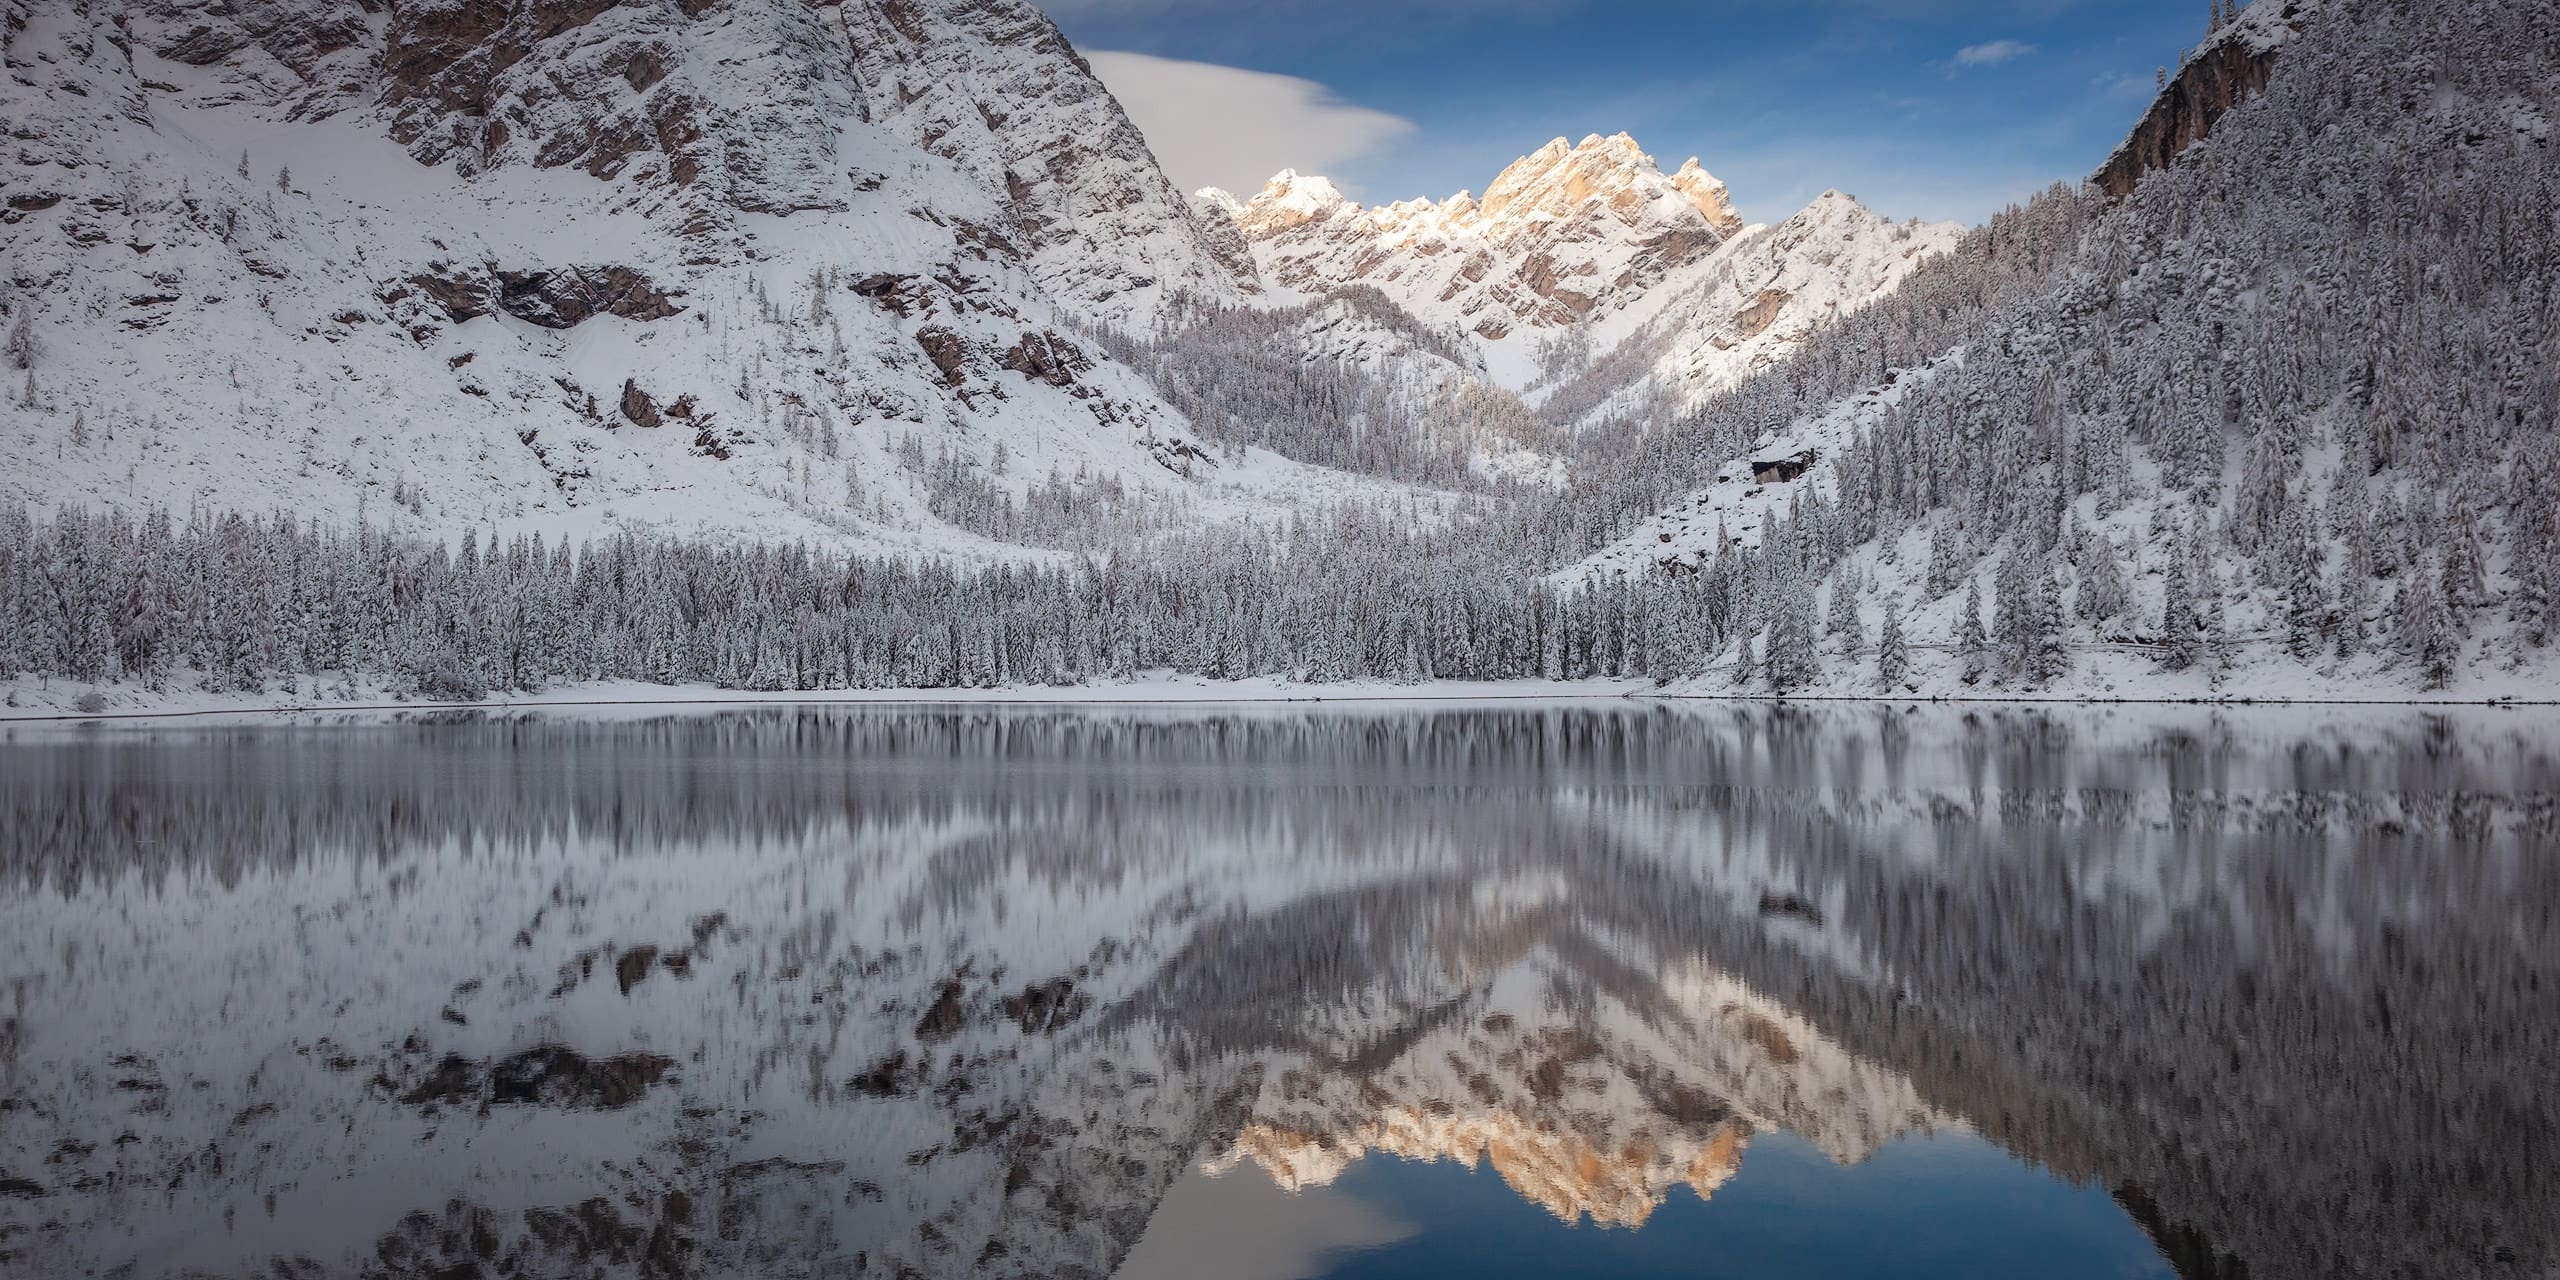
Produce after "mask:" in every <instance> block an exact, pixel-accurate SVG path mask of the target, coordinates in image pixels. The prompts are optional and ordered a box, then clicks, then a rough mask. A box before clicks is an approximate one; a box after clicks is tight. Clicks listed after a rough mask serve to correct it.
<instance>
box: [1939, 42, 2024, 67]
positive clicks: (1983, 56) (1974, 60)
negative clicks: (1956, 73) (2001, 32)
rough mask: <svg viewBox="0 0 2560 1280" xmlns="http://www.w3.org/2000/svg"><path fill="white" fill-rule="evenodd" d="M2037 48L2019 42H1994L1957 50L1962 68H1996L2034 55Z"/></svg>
mask: <svg viewBox="0 0 2560 1280" xmlns="http://www.w3.org/2000/svg"><path fill="white" fill-rule="evenodd" d="M2035 51H2036V47H2035V46H2034V45H2031V44H2027V43H2025V42H2024V41H2019V40H1994V41H1992V42H1990V43H1989V44H1969V45H1966V46H1965V47H1963V48H1961V49H1958V50H1956V65H1957V66H1960V67H1994V66H1998V65H2000V64H2001V63H2003V62H2008V61H2011V60H2013V59H2017V58H2023V57H2025V56H2027V55H2028V54H2031V53H2034V52H2035Z"/></svg>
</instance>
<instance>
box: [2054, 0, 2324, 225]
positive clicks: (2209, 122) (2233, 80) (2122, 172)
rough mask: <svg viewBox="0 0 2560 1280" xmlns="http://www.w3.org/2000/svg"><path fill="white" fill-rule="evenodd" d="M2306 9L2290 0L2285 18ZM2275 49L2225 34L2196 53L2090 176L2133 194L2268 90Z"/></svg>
mask: <svg viewBox="0 0 2560 1280" xmlns="http://www.w3.org/2000/svg"><path fill="white" fill-rule="evenodd" d="M2301 7H2302V5H2301V0H2290V2H2289V3H2288V4H2287V5H2286V9H2285V12H2284V14H2283V15H2281V20H2283V21H2285V22H2287V23H2295V22H2298V21H2299V19H2300V18H2301V16H2302V15H2301V14H2300V13H2299V12H2298V10H2299V9H2300V8H2301ZM2276 53H2277V51H2276V50H2274V49H2254V48H2251V47H2250V46H2249V44H2248V42H2246V41H2244V40H2241V39H2238V38H2226V39H2224V40H2222V41H2221V42H2220V43H2218V44H2215V45H2214V46H2213V47H2211V48H2209V49H2207V50H2205V51H2204V52H2203V53H2200V54H2198V55H2196V57H2195V58H2194V59H2192V60H2190V61H2189V62H2188V63H2187V65H2186V66H2184V67H2182V68H2180V69H2179V71H2178V74H2177V75H2176V76H2175V77H2174V78H2172V79H2171V80H2170V81H2169V84H2168V87H2167V88H2164V89H2162V90H2161V91H2160V96H2159V97H2157V98H2155V99H2153V100H2152V103H2151V110H2150V111H2149V112H2147V113H2145V114H2144V115H2143V117H2142V121H2141V123H2139V124H2137V125H2135V126H2134V127H2133V134H2132V136H2130V137H2128V138H2126V139H2125V141H2124V145H2123V146H2121V147H2118V148H2117V149H2116V153H2115V154H2114V155H2112V156H2109V157H2108V158H2107V162H2106V164H2105V165H2104V166H2102V167H2101V168H2100V169H2099V170H2098V172H2097V173H2096V175H2095V176H2093V177H2092V178H2091V179H2090V180H2091V181H2092V182H2095V183H2097V184H2098V186H2099V188H2100V189H2101V190H2104V191H2105V192H2106V193H2107V194H2108V195H2110V196H2114V197H2117V198H2119V199H2121V198H2123V197H2124V196H2127V195H2130V194H2132V192H2133V189H2134V188H2135V187H2136V186H2138V185H2140V184H2141V182H2142V177H2143V175H2144V174H2147V173H2150V172H2151V171H2153V170H2155V169H2165V168H2168V167H2169V164H2170V162H2172V161H2174V160H2176V159H2177V158H2178V156H2179V154H2180V153H2181V152H2184V151H2185V150H2186V149H2187V148H2188V147H2191V146H2194V145H2195V144H2196V143H2197V142H2200V141H2202V140H2203V139H2204V138H2205V137H2206V136H2207V135H2208V134H2210V133H2211V132H2212V131H2213V125H2214V122H2215V121H2217V120H2220V119H2221V118H2222V115H2223V113H2224V112H2226V111H2229V110H2231V109H2232V108H2233V107H2236V106H2238V105H2240V104H2241V103H2243V102H2246V101H2248V100H2249V99H2250V98H2252V97H2255V96H2257V94H2258V92H2259V91H2260V90H2262V89H2264V88H2266V87H2267V80H2268V78H2269V77H2270V76H2272V75H2273V74H2274V73H2275V65H2276Z"/></svg>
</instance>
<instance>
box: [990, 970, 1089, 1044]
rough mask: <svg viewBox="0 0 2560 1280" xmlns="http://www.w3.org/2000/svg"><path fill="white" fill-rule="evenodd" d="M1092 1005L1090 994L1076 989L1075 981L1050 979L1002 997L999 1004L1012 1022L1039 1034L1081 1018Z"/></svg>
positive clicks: (1034, 1033)
mask: <svg viewBox="0 0 2560 1280" xmlns="http://www.w3.org/2000/svg"><path fill="white" fill-rule="evenodd" d="M1092 1005H1093V1000H1092V997H1090V996H1087V995H1085V994H1084V993H1083V992H1080V991H1078V990H1076V984H1075V982H1074V980H1072V979H1069V978H1052V979H1050V980H1049V981H1047V982H1043V983H1038V984H1036V985H1033V986H1029V987H1025V988H1023V989H1022V994H1021V995H1018V996H1007V997H1005V1000H1004V1002H1003V1004H1002V1005H1001V1006H1000V1007H1001V1008H1002V1010H1003V1012H1004V1016H1006V1017H1008V1018H1011V1019H1012V1020H1013V1022H1014V1025H1016V1026H1019V1027H1021V1028H1022V1029H1023V1030H1024V1031H1025V1032H1028V1033H1031V1034H1033V1035H1041V1034H1046V1033H1048V1032H1051V1031H1055V1030H1057V1029H1058V1028H1060V1027H1063V1026H1065V1025H1067V1024H1068V1023H1071V1022H1073V1021H1075V1020H1076V1019H1078V1018H1081V1017H1083V1016H1084V1014H1085V1011H1086V1010H1087V1009H1089V1008H1091V1007H1092Z"/></svg>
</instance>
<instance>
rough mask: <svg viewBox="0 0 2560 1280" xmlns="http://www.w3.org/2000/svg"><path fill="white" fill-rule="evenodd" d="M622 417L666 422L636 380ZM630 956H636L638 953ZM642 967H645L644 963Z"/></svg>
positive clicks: (627, 390)
mask: <svg viewBox="0 0 2560 1280" xmlns="http://www.w3.org/2000/svg"><path fill="white" fill-rule="evenodd" d="M622 416H623V417H626V418H629V419H630V420H631V425H633V426H635V427H655V426H658V425H660V424H661V423H663V422H665V421H666V419H664V418H661V417H660V416H658V402H657V401H655V400H652V399H650V398H649V393H648V392H646V391H643V390H641V389H640V382H639V380H638V379H636V378H625V379H623V380H622ZM632 954H634V955H637V954H638V952H634V953H632ZM643 967H646V966H645V963H644V965H643ZM624 989H625V990H629V989H630V984H628V983H625V984H624Z"/></svg>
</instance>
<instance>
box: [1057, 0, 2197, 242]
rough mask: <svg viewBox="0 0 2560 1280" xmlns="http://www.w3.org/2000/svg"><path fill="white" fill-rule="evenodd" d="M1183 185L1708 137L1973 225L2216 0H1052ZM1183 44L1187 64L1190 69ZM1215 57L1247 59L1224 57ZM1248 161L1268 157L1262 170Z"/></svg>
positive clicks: (1771, 184)
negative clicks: (1597, 143) (1588, 138)
mask: <svg viewBox="0 0 2560 1280" xmlns="http://www.w3.org/2000/svg"><path fill="white" fill-rule="evenodd" d="M1042 3H1043V4H1044V7H1045V8H1047V10H1048V11H1049V13H1050V15H1051V16H1052V17H1053V18H1055V19H1056V20H1057V21H1058V23H1059V25H1060V26H1061V27H1063V28H1064V29H1065V30H1066V32H1067V34H1068V36H1069V37H1070V38H1071V39H1073V40H1074V41H1075V43H1076V45H1077V47H1078V48H1080V49H1083V50H1085V51H1086V52H1087V53H1088V54H1104V55H1109V54H1114V53H1117V54H1130V55H1149V56H1148V57H1143V58H1142V57H1119V58H1114V57H1110V56H1101V57H1097V58H1096V59H1095V64H1096V67H1097V69H1098V70H1100V71H1101V72H1102V74H1103V77H1104V79H1105V81H1106V82H1107V83H1109V84H1111V86H1112V88H1113V89H1114V91H1115V92H1118V93H1119V94H1120V96H1121V97H1122V99H1123V100H1124V101H1126V102H1128V103H1129V104H1130V110H1131V114H1132V115H1133V116H1134V117H1136V118H1137V119H1138V122H1139V125H1140V127H1141V128H1144V129H1146V130H1147V131H1148V134H1149V138H1150V140H1151V141H1152V142H1154V143H1155V144H1156V149H1157V151H1158V152H1159V154H1160V156H1161V157H1162V158H1163V159H1164V161H1165V164H1166V167H1167V169H1168V170H1169V171H1170V172H1171V173H1172V174H1173V177H1174V179H1175V180H1176V181H1177V182H1180V183H1183V184H1184V185H1186V186H1192V185H1203V184H1206V183H1209V182H1220V183H1221V185H1231V186H1236V187H1238V188H1240V189H1242V190H1243V191H1244V193H1245V194H1250V193H1251V191H1252V190H1253V189H1254V188H1257V187H1258V186H1259V185H1260V183H1261V179H1262V178H1263V177H1267V176H1268V175H1269V171H1271V170H1276V169H1278V168H1280V167H1282V166H1284V165H1287V166H1291V167H1296V168H1299V169H1301V170H1304V171H1307V172H1322V173H1327V174H1329V176H1331V177H1333V178H1335V179H1336V180H1337V181H1339V182H1340V183H1341V184H1342V185H1343V187H1344V188H1345V189H1346V190H1347V191H1350V192H1351V193H1352V194H1353V195H1354V196H1356V197H1359V198H1362V199H1367V200H1392V199H1401V198H1405V197H1409V196H1430V197H1433V198H1435V199H1436V198H1440V197H1445V196H1448V195H1450V194H1452V193H1454V192H1457V191H1459V190H1462V189H1463V190H1477V191H1481V190H1482V189H1483V187H1484V185H1485V184H1486V183H1487V182H1489V181H1490V180H1491V179H1492V178H1493V175H1494V174H1496V173H1497V172H1499V171H1500V170H1501V168H1502V166H1503V165H1505V164H1507V163H1509V162H1510V161H1511V160H1512V159H1514V158H1516V157H1517V156H1519V155H1521V154H1523V153H1525V152H1528V151H1531V150H1534V149H1536V148H1537V147H1538V146H1540V145H1541V144H1543V143H1544V142H1546V141H1547V139H1549V138H1553V137H1558V136H1563V137H1569V138H1575V139H1579V138H1581V137H1582V136H1583V135H1585V134H1589V133H1617V132H1620V131H1624V132H1627V133H1631V134H1633V135H1634V136H1635V138H1636V140H1637V141H1638V142H1640V143H1642V144H1644V147H1645V149H1646V150H1647V151H1650V152H1652V153H1653V154H1654V156H1655V157H1656V158H1657V159H1659V160H1660V161H1661V162H1662V165H1663V167H1664V168H1665V169H1670V168H1672V167H1673V166H1675V165H1677V164H1678V163H1679V162H1680V161H1681V160H1683V159H1686V158H1687V157H1689V156H1690V155H1692V154H1694V155H1697V156H1698V157H1699V158H1700V159H1701V160H1702V161H1703V162H1704V163H1705V164H1706V166H1707V168H1708V169H1709V170H1711V171H1713V172H1714V173H1715V174H1716V176H1718V177H1720V178H1723V179H1724V180H1725V181H1726V182H1727V183H1729V184H1731V186H1732V188H1733V196H1734V201H1735V203H1736V204H1737V205H1739V206H1740V207H1741V209H1742V212H1743V215H1744V216H1745V217H1747V218H1750V219H1752V220H1754V221H1776V220H1778V219H1781V218H1784V217H1785V216H1787V215H1788V214H1790V213H1792V212H1794V211H1795V210H1796V209H1797V208H1799V207H1801V206H1802V205H1803V204H1805V203H1806V202H1807V201H1809V200H1811V199H1812V198H1813V197H1814V196H1816V195H1818V194H1820V193H1821V192H1822V191H1824V190H1825V189H1827V188H1838V189H1840V190H1843V191H1847V192H1850V193H1851V194H1853V195H1856V196H1858V197H1859V198H1860V199H1862V200H1864V201H1866V203H1867V204H1869V205H1870V206H1872V207H1874V208H1875V209H1876V210H1877V211H1878V212H1881V213H1884V214H1886V215H1888V216H1893V217H1912V216H1917V217H1925V218H1957V219H1962V220H1965V221H1969V222H1978V221H1980V220H1981V219H1982V218H1984V217H1986V216H1988V215H1989V214H1990V213H1992V212H1994V211H1996V210H1997V209H1999V208H2000V207H2001V206H2002V205H2004V204H2006V203H2008V202H2009V201H2011V200H2014V199H2019V198H2022V197H2024V196H2025V195H2027V194H2028V193H2030V192H2032V191H2034V190H2036V189H2038V188H2040V187H2042V186H2044V185H2046V184H2047V183H2050V182H2052V181H2054V180H2056V179H2071V178H2078V177H2081V176H2085V175H2086V174H2087V173H2088V172H2089V171H2090V170H2091V169H2094V168H2095V167H2096V166H2097V164H2098V163H2099V162H2100V161H2101V160H2103V159H2105V158H2106V155H2107V153H2108V152H2109V151H2110V150H2112V149H2113V148H2114V146H2115V144H2116V142H2117V141H2118V140H2119V139H2121V138H2122V137H2123V136H2124V133H2125V131H2126V129H2127V128H2128V127H2130V126H2131V124H2132V123H2133V121H2134V118H2135V117H2136V116H2137V115H2138V114H2139V113H2140V112H2141V110H2142V109H2143V107H2144V106H2145V105H2146V104H2147V103H2148V102H2149V100H2150V97H2151V94H2152V89H2153V74H2154V70H2155V68H2157V67H2159V66H2160V65H2162V64H2164V63H2167V64H2172V65H2174V64H2175V62H2176V61H2177V59H2178V57H2179V54H2180V52H2181V50H2183V49H2184V48H2185V47H2186V46H2187V45H2189V44H2192V43H2194V42H2195V41H2196V40H2198V39H2199V38H2201V37H2202V35H2203V33H2204V28H2205V26H2206V22H2207V14H2208V5H2207V4H2206V3H2205V2H2204V0H2195V2H2194V3H2188V2H2187V0H2166V2H2162V0H1972V2H1968V3H1959V2H1957V0H1792V2H1788V3H1778V2H1769V0H1692V2H1690V3H1659V2H1654V0H1620V2H1617V3H1608V2H1605V0H1042ZM1165 60H1178V62H1179V63H1180V64H1205V65H1201V66H1188V65H1177V64H1176V63H1174V62H1168V61H1165ZM1219 69H1232V70H1233V71H1235V72H1238V73H1257V74H1250V75H1244V74H1239V75H1235V76H1231V77H1230V76H1224V75H1222V74H1221V72H1220V70H1219ZM1245 175H1251V176H1245Z"/></svg>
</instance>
